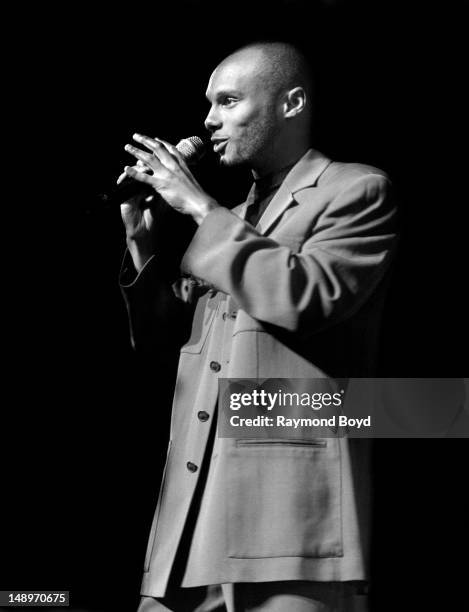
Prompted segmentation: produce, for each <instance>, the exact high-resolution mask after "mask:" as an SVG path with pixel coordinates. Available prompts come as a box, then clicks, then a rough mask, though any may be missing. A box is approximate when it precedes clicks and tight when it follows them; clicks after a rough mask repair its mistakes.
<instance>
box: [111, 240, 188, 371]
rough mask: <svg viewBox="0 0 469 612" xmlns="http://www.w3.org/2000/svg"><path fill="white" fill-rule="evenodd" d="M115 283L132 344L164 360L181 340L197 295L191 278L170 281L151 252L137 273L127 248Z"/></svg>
mask: <svg viewBox="0 0 469 612" xmlns="http://www.w3.org/2000/svg"><path fill="white" fill-rule="evenodd" d="M119 284H120V288H121V291H122V294H123V296H124V301H125V303H126V306H127V312H128V316H129V324H130V338H131V343H132V347H133V348H134V349H135V350H136V351H138V352H139V353H141V354H146V355H149V354H151V355H152V356H153V357H159V358H160V360H162V361H164V360H167V359H169V358H170V357H171V356H174V355H176V354H177V353H178V351H179V348H180V346H181V345H182V344H183V343H184V342H185V340H186V338H187V336H188V333H189V330H190V321H191V319H192V314H193V310H194V305H195V301H196V298H197V291H196V290H197V289H198V287H197V286H194V282H193V281H192V280H191V279H187V278H181V279H179V280H178V281H176V282H173V283H172V282H171V281H170V280H169V278H168V273H167V266H165V264H164V262H162V261H161V260H160V259H158V257H157V256H156V255H153V256H152V257H151V258H150V259H149V260H148V261H147V262H146V264H145V265H144V267H143V268H142V270H141V271H140V272H139V273H138V274H137V273H136V271H135V269H134V267H133V263H132V259H131V257H130V254H129V252H128V251H126V253H125V255H124V260H123V263H122V267H121V271H120V275H119Z"/></svg>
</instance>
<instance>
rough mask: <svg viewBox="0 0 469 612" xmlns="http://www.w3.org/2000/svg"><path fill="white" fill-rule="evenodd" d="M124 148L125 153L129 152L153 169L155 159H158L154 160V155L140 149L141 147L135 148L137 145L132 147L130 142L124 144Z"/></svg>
mask: <svg viewBox="0 0 469 612" xmlns="http://www.w3.org/2000/svg"><path fill="white" fill-rule="evenodd" d="M124 149H125V150H126V151H127V153H130V154H131V155H133V156H134V157H135V158H136V159H139V160H141V161H142V162H143V163H144V164H146V165H147V166H148V168H151V169H152V170H154V169H155V167H154V163H155V161H158V160H155V156H153V155H150V153H146V152H145V151H142V150H141V149H137V147H134V146H133V145H130V144H126V145H125V147H124Z"/></svg>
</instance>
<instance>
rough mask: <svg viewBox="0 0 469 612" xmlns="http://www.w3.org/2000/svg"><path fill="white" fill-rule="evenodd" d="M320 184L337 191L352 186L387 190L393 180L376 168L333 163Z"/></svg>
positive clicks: (324, 173)
mask: <svg viewBox="0 0 469 612" xmlns="http://www.w3.org/2000/svg"><path fill="white" fill-rule="evenodd" d="M318 184H319V185H320V186H322V187H329V188H333V189H334V190H337V191H343V190H345V189H348V188H351V187H352V186H356V187H357V188H362V189H367V190H368V189H378V190H387V189H388V188H389V187H390V186H391V180H390V177H389V175H388V174H387V173H386V172H385V171H384V170H380V169H379V168H376V167H375V166H370V165H367V164H359V163H344V162H336V161H333V162H331V163H330V164H329V166H328V167H327V168H326V170H325V171H324V172H323V174H322V175H321V177H320V178H319V182H318Z"/></svg>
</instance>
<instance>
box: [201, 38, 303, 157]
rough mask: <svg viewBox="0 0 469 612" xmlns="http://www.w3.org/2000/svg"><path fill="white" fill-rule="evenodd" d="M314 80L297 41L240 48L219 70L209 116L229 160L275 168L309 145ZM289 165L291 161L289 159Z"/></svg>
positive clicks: (207, 122)
mask: <svg viewBox="0 0 469 612" xmlns="http://www.w3.org/2000/svg"><path fill="white" fill-rule="evenodd" d="M311 89H312V88H311V79H310V78H309V72H308V66H307V62H306V60H305V59H304V57H303V56H302V54H301V53H300V52H299V51H298V50H297V49H296V48H295V47H293V46H292V45H289V44H287V43H282V42H257V43H252V44H249V45H247V46H245V47H242V48H241V49H238V50H237V51H235V52H234V53H232V54H231V55H229V56H228V57H227V58H225V59H224V60H223V61H222V62H221V63H220V64H219V65H218V66H217V68H216V69H215V70H214V72H213V73H212V75H211V77H210V81H209V84H208V88H207V93H206V96H207V99H208V100H209V102H210V103H211V109H210V112H209V114H208V115H207V118H206V120H205V125H206V127H207V129H208V130H209V131H210V132H211V133H212V138H213V140H217V141H218V140H219V141H220V142H219V143H216V144H215V145H214V149H215V151H216V152H217V153H219V154H220V158H221V162H222V163H223V164H226V165H235V164H239V163H246V164H249V165H251V167H252V168H259V167H260V166H261V165H262V166H264V167H265V168H271V167H272V166H274V165H278V164H279V163H283V162H284V161H285V159H284V158H285V157H287V158H288V159H287V161H288V160H290V158H292V157H293V158H294V157H295V156H298V155H299V154H301V153H302V152H304V151H305V149H306V148H307V146H308V144H309V139H310V135H309V132H310V130H309V127H310V117H311V100H310V92H311ZM285 165H286V164H285Z"/></svg>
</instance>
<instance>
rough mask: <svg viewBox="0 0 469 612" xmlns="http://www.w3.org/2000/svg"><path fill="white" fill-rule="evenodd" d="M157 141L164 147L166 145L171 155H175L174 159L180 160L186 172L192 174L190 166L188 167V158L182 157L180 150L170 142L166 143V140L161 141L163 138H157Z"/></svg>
mask: <svg viewBox="0 0 469 612" xmlns="http://www.w3.org/2000/svg"><path fill="white" fill-rule="evenodd" d="M155 140H157V141H158V142H160V143H161V144H162V145H164V146H165V147H166V148H167V150H168V151H169V152H170V153H171V155H174V157H176V159H177V160H178V162H179V164H180V165H181V166H182V167H183V168H184V170H186V171H187V172H190V170H189V166H188V165H187V162H186V158H185V157H184V155H182V153H181V152H180V151H179V149H178V148H177V147H175V146H174V145H173V144H171V143H170V142H166V141H165V140H161V138H156V137H155Z"/></svg>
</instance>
